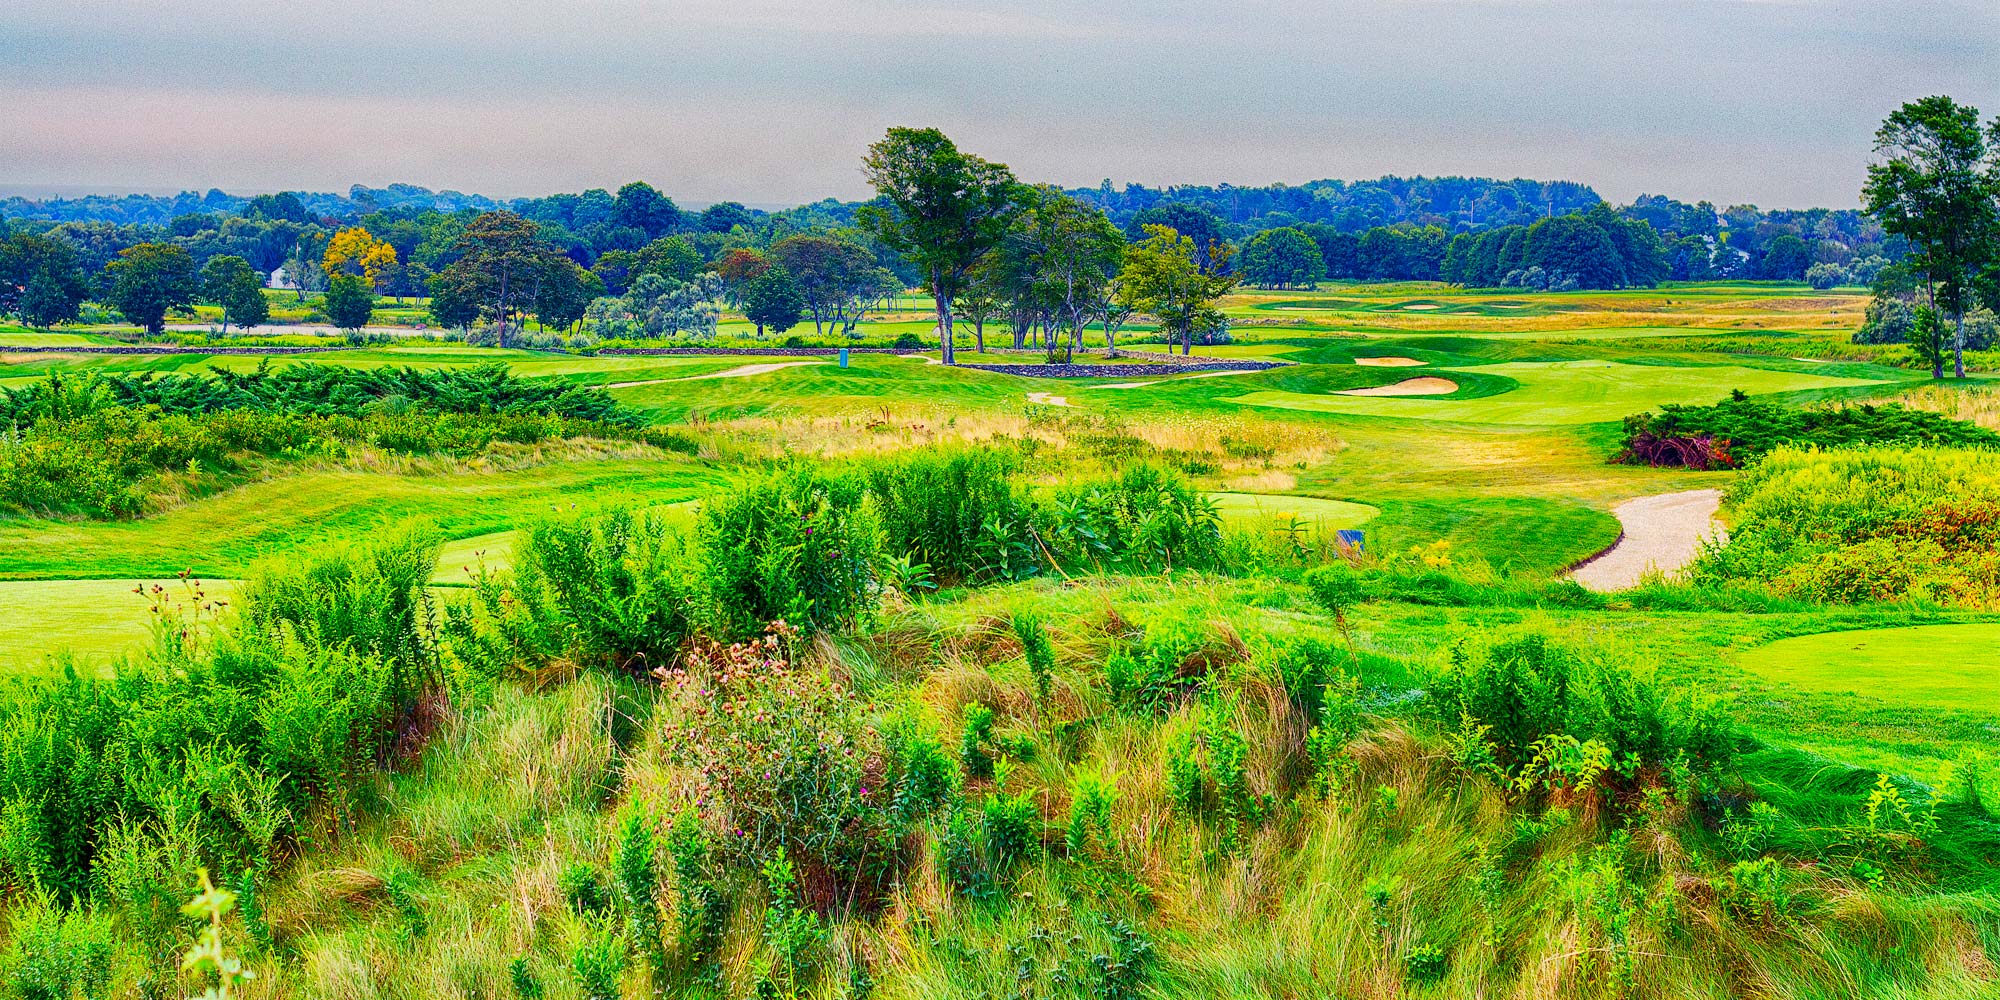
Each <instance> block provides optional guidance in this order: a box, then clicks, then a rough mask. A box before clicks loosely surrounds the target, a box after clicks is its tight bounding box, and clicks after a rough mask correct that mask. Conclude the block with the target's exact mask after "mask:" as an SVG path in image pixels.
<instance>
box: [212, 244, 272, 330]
mask: <svg viewBox="0 0 2000 1000" xmlns="http://www.w3.org/2000/svg"><path fill="white" fill-rule="evenodd" d="M201 286H202V294H203V295H205V296H206V297H207V298H208V301H210V302H212V303H214V304H216V305H218V306H221V307H222V332H224V333H228V332H229V324H230V323H231V322H234V323H235V324H236V325H238V326H242V327H252V326H258V325H260V324H262V323H264V322H265V321H266V320H268V319H270V318H271V303H270V302H269V301H267V300H265V298H264V282H263V281H262V280H260V279H259V278H258V276H257V271H256V269H254V268H252V267H251V266H250V262H249V261H247V260H244V259H243V258H241V257H236V256H232V255H230V254H218V255H217V256H214V257H210V258H209V259H208V263H207V264H204V265H202V268H201Z"/></svg>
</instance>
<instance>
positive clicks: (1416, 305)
mask: <svg viewBox="0 0 2000 1000" xmlns="http://www.w3.org/2000/svg"><path fill="white" fill-rule="evenodd" d="M1403 308H1405V309H1409V310H1411V311H1414V312H1425V311H1427V310H1431V309H1440V308H1443V307H1442V306H1439V305H1438V304H1437V303H1435V302H1412V303H1410V304H1409V305H1406V306H1404V307H1403Z"/></svg>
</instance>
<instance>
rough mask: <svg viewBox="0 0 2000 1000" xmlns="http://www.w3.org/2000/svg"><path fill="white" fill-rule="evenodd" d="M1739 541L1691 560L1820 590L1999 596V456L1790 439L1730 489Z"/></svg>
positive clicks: (1860, 595)
mask: <svg viewBox="0 0 2000 1000" xmlns="http://www.w3.org/2000/svg"><path fill="white" fill-rule="evenodd" d="M1727 502H1728V507H1729V509H1730V510H1731V511H1732V512H1733V519H1732V522H1731V528H1730V539H1729V544H1728V545H1726V546H1721V547H1719V548H1715V549H1712V550H1710V551H1708V552H1705V553H1704V554H1703V555H1702V557H1701V558H1700V559H1699V560H1697V561H1696V562H1695V564H1694V565H1693V567H1691V569H1690V573H1691V576H1692V578H1693V579H1694V580H1696V581H1697V582H1729V581H1748V582H1756V583H1762V584H1766V585H1770V586H1772V587H1774V588H1775V589H1776V590H1778V591H1779V592H1780V593H1783V594H1787V595H1791V596H1796V597H1800V598H1804V599H1807V600H1815V601H1832V602H1856V601H1894V600H1902V599H1906V598H1916V599H1923V600H1929V601H1936V602H1940V603H1946V604H1962V605H1971V606H1977V607H1995V606H2000V457H1996V456H1995V455H1994V453H1992V452H1988V451H1980V450H1967V449H1952V448H1857V449H1850V450H1841V451H1831V452H1812V451H1797V450H1792V449H1780V450H1778V451H1775V452H1773V453H1771V455H1770V456H1768V457H1767V458H1765V459H1764V460H1763V461H1762V462H1760V463H1758V464H1757V465H1756V466H1754V467H1752V468H1751V469H1750V470H1749V471H1747V472H1746V473H1744V475H1743V476H1742V478H1741V479H1739V480H1738V481H1737V482H1736V483H1735V484H1734V485H1733V486H1732V487H1731V488H1730V490H1729V495H1728V500H1727Z"/></svg>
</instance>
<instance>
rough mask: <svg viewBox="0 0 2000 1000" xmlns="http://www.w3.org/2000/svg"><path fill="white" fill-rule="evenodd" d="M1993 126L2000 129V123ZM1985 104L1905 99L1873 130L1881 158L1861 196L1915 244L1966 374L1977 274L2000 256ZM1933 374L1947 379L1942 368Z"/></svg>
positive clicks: (1996, 171) (1958, 368)
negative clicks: (1983, 125) (1968, 314)
mask: <svg viewBox="0 0 2000 1000" xmlns="http://www.w3.org/2000/svg"><path fill="white" fill-rule="evenodd" d="M1995 132H1996V133H2000V123H1996V125H1995ZM1993 146H1994V144H1989V142H1988V136H1987V135H1986V133H1984V132H1983V131H1981V129H1980V123H1979V110H1978V109H1977V108H1973V107H1968V106H1966V105H1962V104H1959V103H1958V102H1956V101H1954V100H1952V99H1951V98H1949V97H1926V98H1924V99H1922V100H1918V101H1912V102H1910V103H1908V104H1905V105H1903V106H1902V107H1901V108H1898V109H1896V111H1895V112H1894V113H1893V114H1891V115H1890V116H1889V117H1888V119H1887V120H1885V121H1883V123H1882V127H1881V128H1880V129H1878V130H1877V131H1876V132H1875V152H1876V154H1877V155H1878V156H1880V157H1882V162H1880V163H1875V164H1871V165H1870V166H1869V167H1868V182H1867V184H1866V185H1864V186H1863V187H1862V189H1861V196H1862V198H1863V200H1864V201H1865V202H1866V204H1867V208H1868V211H1869V212H1870V213H1871V214H1873V215H1874V216H1875V217H1876V218H1878V219H1880V220H1881V222H1882V228H1883V229H1884V230H1887V231H1888V232H1889V233H1891V234H1893V235H1896V236H1901V237H1903V238H1904V239H1907V240H1908V241H1909V242H1910V250H1911V253H1910V256H1911V258H1913V260H1914V261H1915V263H1916V264H1917V265H1918V266H1919V267H1920V268H1921V270H1922V271H1923V273H1924V278H1925V282H1926V287H1927V290H1928V291H1929V296H1928V297H1929V299H1930V301H1931V302H1932V303H1935V304H1936V305H1938V306H1940V307H1943V308H1945V309H1948V310H1950V312H1951V314H1952V317H1953V321H1954V323H1955V325H1956V331H1955V333H1954V335H1953V337H1952V370H1953V372H1954V374H1956V375H1957V376H1958V377H1959V378H1964V377H1965V311H1966V308H1967V306H1968V305H1969V301H1968V300H1969V298H1970V292H1971V290H1972V285H1973V282H1974V280H1975V277H1976V276H1977V274H1978V273H1979V271H1980V270H1981V269H1982V268H1984V267H1986V266H1987V265H1988V264H1989V263H1990V262H1991V260H1992V258H1993V256H1994V255H1995V246H1996V241H2000V209H1997V208H1996V206H1995V204H1994V200H1995V188H1996V184H2000V165H1996V163H1995V155H1994V150H1993ZM1934 374H1936V375H1938V376H1939V377H1942V375H1943V366H1942V365H1939V366H1938V368H1937V370H1936V371H1935V372H1934Z"/></svg>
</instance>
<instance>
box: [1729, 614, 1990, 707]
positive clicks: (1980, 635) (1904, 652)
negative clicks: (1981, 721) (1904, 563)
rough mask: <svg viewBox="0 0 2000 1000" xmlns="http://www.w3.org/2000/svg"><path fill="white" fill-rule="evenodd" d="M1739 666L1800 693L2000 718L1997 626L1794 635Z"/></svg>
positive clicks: (1753, 652)
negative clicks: (1999, 715)
mask: <svg viewBox="0 0 2000 1000" xmlns="http://www.w3.org/2000/svg"><path fill="white" fill-rule="evenodd" d="M1741 662H1742V664H1743V666H1744V667H1745V668H1747V669H1748V670H1750V671H1751V672H1752V673H1755V674H1757V675H1758V676H1761V677H1764V678H1766V679H1769V680H1773V681H1777V682H1780V683H1782V684H1787V685H1790V686H1792V687H1795V688H1799V689H1801V690H1806V691H1814V692H1818V693H1822V694H1859V695H1866V696H1868V697H1871V698H1880V699H1882V700H1884V701H1892V702H1898V703H1903V704H1910V705H1924V706H1928V707H1932V708H1951V709H1962V710H1971V711H1980V712H1995V713H2000V622H1987V623H1982V624H1973V625H1913V626H1908V627H1905V628H1878V629H1861V630H1857V631H1851V632H1821V633H1818V634H1815V635H1801V636H1796V637H1793V638H1790V639H1780V640H1779V641H1777V642H1774V643H1771V644H1769V645H1766V646H1759V647H1757V648H1756V649H1752V650H1750V651H1749V652H1747V653H1745V654H1744V655H1743V657H1742V661H1741Z"/></svg>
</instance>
